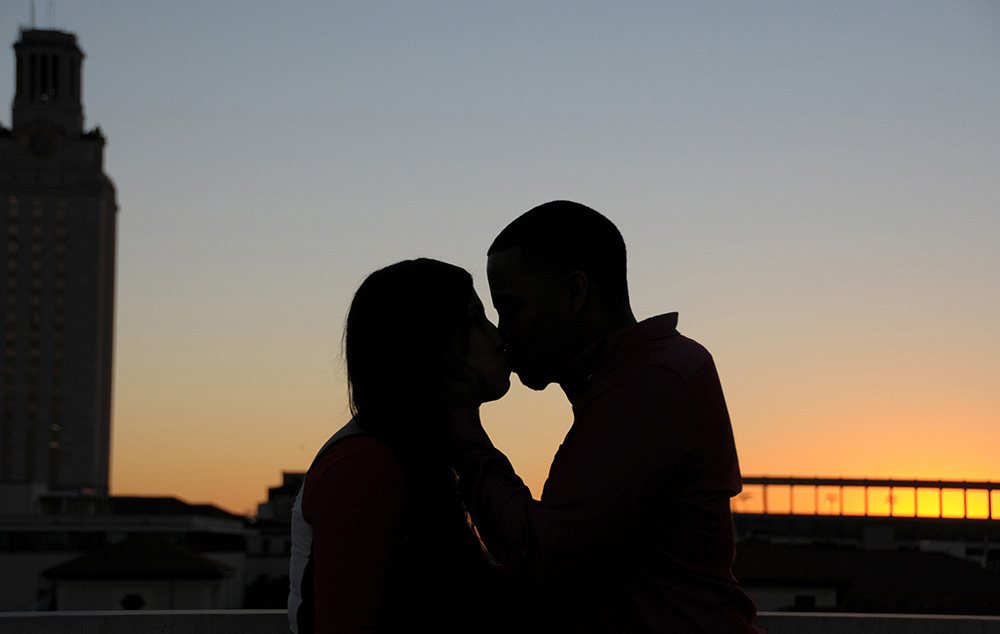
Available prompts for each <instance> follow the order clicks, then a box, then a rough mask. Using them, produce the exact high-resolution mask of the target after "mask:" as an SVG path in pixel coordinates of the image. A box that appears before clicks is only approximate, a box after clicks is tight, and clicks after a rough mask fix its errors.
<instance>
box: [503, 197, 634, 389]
mask: <svg viewBox="0 0 1000 634" xmlns="http://www.w3.org/2000/svg"><path fill="white" fill-rule="evenodd" d="M488 256H489V257H488V261H487V276H488V278H489V283H490V294H491V295H492V297H493V305H494V306H495V307H496V309H497V313H498V314H499V317H500V330H501V332H502V333H503V335H504V337H505V338H506V339H507V342H508V343H509V345H510V355H511V365H512V366H513V369H514V371H515V372H517V374H518V377H520V379H521V382H522V383H524V384H525V385H526V386H528V387H530V388H532V389H536V390H540V389H543V388H544V387H545V386H546V385H548V384H549V383H552V382H559V381H560V380H561V379H562V376H563V374H564V373H565V370H566V363H567V361H569V360H570V359H571V358H572V357H573V356H575V355H576V354H578V353H579V352H581V351H582V350H583V348H585V347H586V346H587V345H589V344H590V343H592V342H593V341H594V340H595V339H596V338H597V337H599V336H600V335H602V334H605V333H606V332H609V331H610V330H613V329H615V328H619V327H622V326H624V325H627V323H629V322H630V320H631V321H634V318H632V312H631V309H630V308H629V299H628V285H627V283H626V267H625V242H624V241H623V240H622V236H621V233H619V231H618V229H617V228H616V227H615V225H614V224H613V223H612V222H611V221H610V220H608V219H607V218H605V217H604V216H602V215H601V214H599V213H597V212H596V211H594V210H593V209H591V208H590V207H587V206H585V205H581V204H579V203H574V202H570V201H565V200H557V201H553V202H549V203H545V204H544V205H539V206H538V207H535V208H534V209H532V210H530V211H528V212H526V213H525V214H523V215H522V216H520V217H519V218H517V219H515V220H514V221H513V222H511V223H510V224H509V225H507V227H506V228H505V229H504V230H503V231H501V232H500V235H498V236H497V237H496V239H495V240H494V241H493V244H492V245H491V246H490V249H489V252H488Z"/></svg>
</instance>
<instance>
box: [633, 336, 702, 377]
mask: <svg viewBox="0 0 1000 634" xmlns="http://www.w3.org/2000/svg"><path fill="white" fill-rule="evenodd" d="M707 363H713V361H712V355H711V353H709V351H708V349H707V348H705V346H703V345H701V344H700V343H698V342H697V341H695V340H694V339H691V338H689V337H685V336H684V335H682V334H680V333H678V332H676V331H675V332H674V333H673V334H671V335H670V336H665V337H658V338H653V339H647V340H644V341H642V342H640V343H639V345H638V346H637V347H636V350H635V353H634V354H633V355H630V356H629V358H627V359H626V362H625V363H624V364H623V365H622V369H629V370H631V371H635V372H640V371H642V370H643V369H644V368H645V369H647V370H651V369H652V370H653V371H655V369H662V370H669V371H670V372H672V373H674V374H676V375H677V376H678V377H680V378H681V379H682V380H685V381H686V380H687V379H689V378H691V376H693V375H694V374H695V373H696V372H698V371H699V370H700V369H702V368H703V367H705V365H706V364H707Z"/></svg>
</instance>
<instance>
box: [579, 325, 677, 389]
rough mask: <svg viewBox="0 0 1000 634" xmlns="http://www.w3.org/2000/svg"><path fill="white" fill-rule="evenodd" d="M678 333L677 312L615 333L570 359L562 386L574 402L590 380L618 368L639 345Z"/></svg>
mask: <svg viewBox="0 0 1000 634" xmlns="http://www.w3.org/2000/svg"><path fill="white" fill-rule="evenodd" d="M677 334H678V332H677V313H666V314H663V315H657V316H656V317H650V318H649V319H644V320H643V321H640V322H639V323H636V324H632V325H631V326H626V327H624V328H619V329H618V330H613V331H611V332H609V333H608V334H606V335H603V336H602V337H600V338H599V339H597V341H595V342H594V343H592V344H590V345H589V346H587V347H586V348H584V349H583V351H582V352H581V353H580V354H578V355H576V356H575V357H573V358H572V359H570V361H569V363H568V364H567V365H568V371H567V373H566V379H565V380H563V381H562V382H561V383H560V384H559V385H560V387H562V389H563V391H564V392H565V393H566V396H567V398H569V400H570V402H573V401H575V400H576V398H577V397H578V396H579V395H580V394H581V392H582V391H583V389H584V387H586V385H587V383H588V382H590V380H591V379H594V378H596V377H597V375H599V374H601V373H603V372H604V371H606V370H608V369H610V368H611V367H613V366H614V365H617V362H618V361H620V360H622V359H624V358H626V357H627V356H628V355H629V353H630V352H631V351H632V350H633V349H634V348H635V347H636V346H637V345H639V344H641V343H644V342H646V341H652V340H654V339H663V338H665V337H672V336H674V335H677Z"/></svg>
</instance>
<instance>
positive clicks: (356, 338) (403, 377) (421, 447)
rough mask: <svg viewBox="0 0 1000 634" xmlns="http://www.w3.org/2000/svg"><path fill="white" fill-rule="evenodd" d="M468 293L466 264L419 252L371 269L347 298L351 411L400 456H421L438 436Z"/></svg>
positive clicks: (469, 278)
mask: <svg viewBox="0 0 1000 634" xmlns="http://www.w3.org/2000/svg"><path fill="white" fill-rule="evenodd" d="M473 293H474V290H473V286H472V276H471V275H469V273H468V272H467V271H465V270H464V269H461V268H459V267H457V266H453V265H451V264H446V263H444V262H439V261H437V260H431V259H427V258H421V259H417V260H406V261H403V262H398V263H396V264H392V265H390V266H387V267H385V268H383V269H379V270H378V271H375V272H374V273H372V274H371V275H369V276H368V278H367V279H366V280H365V281H364V282H363V283H362V284H361V287H360V288H359V289H358V291H357V293H356V294H355V295H354V301H353V302H351V308H350V311H349V312H348V314H347V325H346V327H345V329H344V356H345V359H346V361H347V381H348V389H349V390H350V404H351V413H352V414H354V416H356V417H357V421H358V424H359V425H360V426H361V427H362V428H363V429H365V430H366V431H368V432H369V433H372V434H374V435H375V436H377V437H379V438H380V439H381V440H382V441H383V442H385V443H386V444H387V445H389V447H390V448H392V449H393V451H394V452H396V453H397V456H398V457H399V458H400V460H401V462H404V463H409V462H411V460H410V456H409V455H407V454H411V453H415V452H418V453H420V454H421V458H422V459H424V460H425V461H426V459H428V458H430V456H428V455H427V454H426V453H425V452H427V451H431V452H433V453H436V451H435V449H436V448H438V447H439V446H440V442H441V441H442V440H443V436H442V434H443V427H442V424H441V416H442V414H443V412H442V411H441V397H442V389H443V385H444V381H445V379H446V375H447V372H448V367H449V366H448V363H449V355H454V352H453V348H454V346H455V344H456V342H462V341H466V342H467V341H468V323H469V319H468V304H469V299H470V298H471V297H472V295H473ZM463 334H464V338H463Z"/></svg>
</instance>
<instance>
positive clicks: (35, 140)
mask: <svg viewBox="0 0 1000 634" xmlns="http://www.w3.org/2000/svg"><path fill="white" fill-rule="evenodd" d="M24 149H25V150H27V152H28V154H30V155H32V156H34V157H35V158H40V159H42V158H48V157H50V156H52V155H53V154H55V153H56V135H55V134H54V133H53V132H52V130H49V129H48V128H46V127H43V126H37V127H34V128H32V129H31V130H29V131H28V133H27V134H25V135H24Z"/></svg>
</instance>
